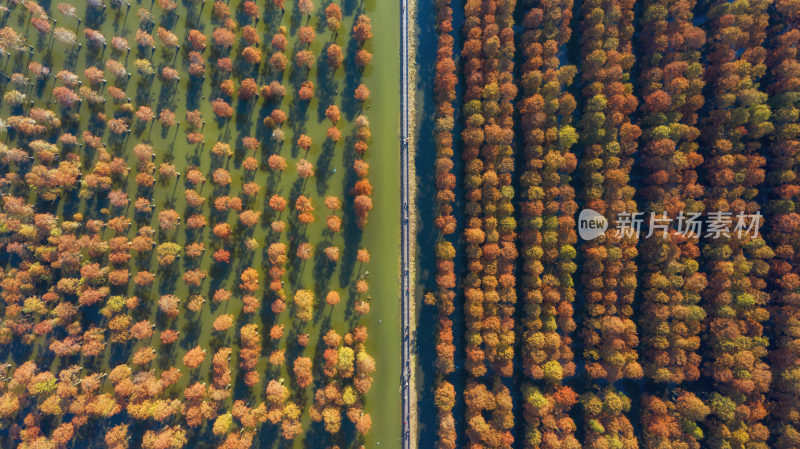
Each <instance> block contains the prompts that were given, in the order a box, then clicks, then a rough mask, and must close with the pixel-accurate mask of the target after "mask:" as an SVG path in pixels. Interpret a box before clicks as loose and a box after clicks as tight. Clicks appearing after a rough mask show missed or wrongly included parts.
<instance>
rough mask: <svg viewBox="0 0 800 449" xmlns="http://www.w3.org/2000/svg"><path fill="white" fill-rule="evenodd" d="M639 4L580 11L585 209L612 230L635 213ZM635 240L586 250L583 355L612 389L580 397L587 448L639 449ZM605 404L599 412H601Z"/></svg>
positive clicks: (609, 241) (600, 242)
mask: <svg viewBox="0 0 800 449" xmlns="http://www.w3.org/2000/svg"><path fill="white" fill-rule="evenodd" d="M633 3H634V2H633V1H630V0H622V1H619V0H591V1H588V2H584V4H583V6H582V9H581V21H580V24H581V25H580V26H581V39H580V42H581V62H580V64H579V68H580V71H581V73H580V75H581V81H582V82H583V88H582V95H583V104H584V110H583V117H582V119H581V123H580V136H581V146H582V151H583V152H582V154H581V156H580V161H579V167H580V170H581V174H582V179H583V191H582V192H581V199H582V202H583V206H584V207H585V208H590V209H593V210H595V211H597V212H599V213H601V214H603V215H604V216H605V217H606V219H608V224H609V228H610V229H614V228H615V227H616V225H617V217H618V216H619V215H620V213H633V212H636V210H637V206H636V202H635V201H634V198H633V195H634V192H635V189H634V188H633V187H632V186H631V184H630V178H629V177H630V171H631V167H632V165H633V157H632V156H633V153H634V152H635V151H636V149H637V139H638V138H639V134H640V133H641V131H640V130H639V127H638V126H636V125H634V124H632V123H631V122H630V115H631V114H632V113H633V112H634V111H635V110H636V107H637V104H638V100H637V98H636V97H635V96H634V95H633V85H632V84H631V83H630V70H631V68H632V66H633V64H634V60H635V57H634V55H633V47H632V37H633ZM636 245H637V240H636V237H635V236H633V235H627V236H626V235H618V234H617V233H615V232H613V231H612V232H606V233H605V235H603V236H600V237H598V238H596V239H594V240H591V241H588V242H585V243H584V244H583V245H582V247H581V250H582V255H583V264H582V270H581V271H582V275H581V282H582V284H583V289H582V290H583V297H584V300H585V304H584V307H585V315H584V319H583V325H582V332H581V335H582V337H583V355H584V358H585V363H586V372H587V374H588V375H589V377H590V378H592V379H595V380H596V381H600V382H599V384H600V385H602V381H605V382H607V383H608V386H606V387H603V389H602V390H601V391H597V392H590V393H587V394H586V395H585V397H583V398H582V399H581V403H582V405H583V416H584V419H585V421H586V422H587V423H589V425H588V427H587V428H586V436H585V442H584V447H588V448H602V447H608V446H611V447H628V448H631V447H635V444H636V439H635V437H634V435H633V427H632V425H631V423H630V421H629V420H628V417H627V416H626V412H627V411H628V409H629V408H630V399H628V398H627V397H626V396H625V394H624V393H623V392H621V391H619V390H617V389H616V388H615V387H614V382H616V381H618V380H621V379H638V378H640V377H642V368H641V366H640V365H639V362H638V354H637V351H636V348H637V346H638V334H637V331H636V324H635V323H634V322H633V320H632V315H633V300H634V292H635V290H636V286H637V277H636V275H637V267H636V261H635V258H636V255H637V250H636ZM598 405H600V407H598Z"/></svg>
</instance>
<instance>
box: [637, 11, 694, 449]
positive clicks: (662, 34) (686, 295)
mask: <svg viewBox="0 0 800 449" xmlns="http://www.w3.org/2000/svg"><path fill="white" fill-rule="evenodd" d="M694 7H695V4H694V2H672V1H661V0H655V1H651V2H648V3H646V5H645V9H644V15H643V17H642V20H641V28H642V33H644V34H646V35H647V36H648V37H649V38H648V39H646V40H644V41H643V44H644V46H643V47H642V49H641V51H642V56H641V65H642V67H643V70H642V73H641V77H640V79H639V86H640V95H641V97H642V98H643V99H644V102H643V103H642V105H641V108H640V110H641V111H642V119H641V123H642V125H643V127H644V130H643V136H642V142H641V143H642V156H641V157H642V166H643V171H644V175H643V182H642V184H643V186H642V189H641V190H640V193H641V195H642V197H643V198H644V199H645V203H644V208H643V210H644V212H645V214H651V213H652V214H656V215H657V216H659V217H662V216H663V217H666V218H668V219H669V220H676V219H677V218H678V214H679V213H681V212H683V213H701V212H703V209H704V208H703V203H702V201H701V197H702V195H703V187H702V186H700V185H698V182H697V181H698V175H697V172H696V171H695V169H696V168H697V167H698V166H699V165H700V164H701V163H702V162H703V157H702V156H701V155H700V154H699V153H698V152H697V149H698V144H697V143H696V139H697V138H698V137H699V136H700V130H699V129H698V128H697V127H696V126H697V121H698V113H697V111H698V110H699V109H700V108H701V107H702V105H703V101H704V100H703V95H702V89H703V86H704V81H703V67H702V65H701V64H700V50H701V47H702V46H703V44H704V43H705V33H704V32H703V31H702V30H701V29H699V28H698V27H696V26H694V25H693V24H692V10H693V9H694ZM698 237H699V235H697V234H695V233H686V234H684V233H680V232H678V230H676V229H675V228H672V229H670V230H669V231H668V233H667V234H666V235H665V234H664V233H663V232H661V231H656V230H654V234H653V235H652V236H650V238H647V239H645V240H644V241H642V242H641V248H642V250H641V259H640V260H641V273H642V276H643V277H642V279H643V285H642V288H641V292H642V293H641V294H642V299H643V305H642V306H641V312H640V313H641V314H642V316H645V317H647V319H646V320H642V324H641V325H640V328H639V330H640V333H641V336H642V341H641V346H640V350H641V354H642V359H643V364H644V374H645V378H646V379H647V380H648V381H649V382H653V383H654V384H655V385H653V386H652V389H653V390H654V391H657V392H659V393H658V394H654V395H652V396H646V397H645V398H644V403H643V406H644V407H646V408H647V412H646V413H643V414H642V425H643V428H644V435H645V437H644V446H645V447H646V448H652V449H655V448H660V447H664V446H665V445H672V446H682V447H687V448H699V447H700V443H699V441H701V440H702V437H703V432H702V431H701V430H700V428H699V427H698V425H697V422H698V421H702V420H703V419H704V418H705V415H706V414H707V413H708V408H707V407H705V406H704V405H702V404H703V403H702V401H701V400H700V399H698V398H697V397H696V396H695V395H694V394H693V393H691V392H688V391H683V392H681V394H680V396H676V394H675V392H674V391H668V389H666V388H664V387H665V386H667V385H680V384H682V383H684V382H691V381H695V380H697V379H698V378H699V377H700V361H701V356H700V353H699V351H700V332H701V330H702V329H703V320H704V319H705V312H704V311H703V309H702V307H701V306H700V299H701V296H700V295H701V293H702V292H703V290H704V289H705V287H706V278H705V275H704V274H703V273H702V272H701V271H700V270H699V263H698V262H699V256H700V250H699V248H698V245H697V240H696V239H697V238H698ZM689 402H690V403H691V404H697V405H699V407H686V406H685V404H686V403H689Z"/></svg>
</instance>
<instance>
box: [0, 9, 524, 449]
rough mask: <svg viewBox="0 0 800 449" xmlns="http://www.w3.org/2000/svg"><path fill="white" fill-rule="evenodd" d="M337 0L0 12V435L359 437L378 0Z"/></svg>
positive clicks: (151, 443) (248, 440) (363, 405)
mask: <svg viewBox="0 0 800 449" xmlns="http://www.w3.org/2000/svg"><path fill="white" fill-rule="evenodd" d="M338 3H339V4H341V5H342V6H341V7H340V6H339V5H337V4H336V3H334V2H332V1H325V2H320V1H318V0H298V1H293V2H290V3H287V4H286V5H284V2H283V1H278V0H273V1H271V2H255V1H251V0H233V1H228V2H226V1H223V0H213V1H207V2H201V1H194V0H190V1H186V2H177V1H175V0H158V1H154V2H153V3H152V5H151V4H150V3H149V2H148V3H147V4H136V2H129V1H127V0H110V1H104V0H87V1H86V2H74V1H63V2H53V4H51V3H50V2H42V4H41V5H40V4H38V3H37V2H36V1H35V0H26V1H12V2H7V3H6V4H4V5H2V6H0V20H1V21H2V25H1V26H0V67H2V69H0V72H2V74H1V75H0V95H2V97H0V98H2V100H0V190H1V191H2V192H0V353H2V365H0V387H2V388H0V447H3V448H19V449H35V448H38V449H58V448H68V447H81V446H85V447H93V448H94V447H107V448H114V449H125V448H129V447H130V448H146V449H179V448H184V447H185V448H194V447H198V448H206V447H208V448H211V447H214V448H220V449H245V448H250V447H261V446H266V445H269V444H272V443H273V442H275V443H276V444H281V445H289V446H291V445H292V444H295V443H297V444H303V443H302V440H304V439H307V440H306V441H311V440H313V441H315V443H313V444H317V443H316V442H317V441H324V442H325V443H324V445H326V446H328V445H330V446H331V447H339V446H336V444H339V445H342V447H344V446H345V445H346V446H347V447H361V448H363V447H364V446H363V444H366V443H367V442H368V441H369V439H367V438H366V437H365V436H366V435H367V434H369V433H370V431H371V428H372V425H373V419H374V418H375V416H374V415H373V413H374V412H373V410H379V408H376V404H372V403H370V402H369V401H368V398H369V396H368V394H369V392H370V391H371V390H372V389H373V383H374V382H375V376H376V375H379V374H380V371H378V370H379V369H380V368H381V367H380V366H377V365H378V362H377V361H376V358H375V357H374V352H373V351H374V348H375V343H374V339H370V335H369V334H370V331H371V330H373V328H369V329H368V327H367V325H368V324H369V323H374V322H380V320H378V319H377V318H376V319H375V320H374V321H373V320H372V319H371V317H370V316H368V314H369V312H370V304H371V303H372V296H371V295H372V291H371V285H370V281H372V280H373V279H371V278H370V277H368V275H369V267H370V252H369V250H371V249H372V247H371V246H370V245H372V243H369V242H363V243H362V237H363V235H364V234H363V230H364V229H365V227H366V226H367V222H368V218H369V217H370V212H371V211H372V210H373V207H374V204H373V190H374V187H373V185H372V184H371V182H370V162H372V159H373V155H372V152H371V151H368V150H369V149H370V145H373V144H374V143H375V142H373V136H372V133H373V131H372V128H371V127H370V121H369V108H370V106H371V101H370V99H369V98H370V92H369V87H368V86H370V87H372V86H373V85H374V84H373V83H372V81H371V80H370V79H369V73H370V66H371V61H372V53H371V52H373V51H374V48H373V45H374V44H373V42H372V39H373V37H374V35H373V28H372V27H373V25H372V21H371V18H370V17H369V15H367V13H368V12H371V11H374V6H371V7H368V6H365V5H357V6H356V5H352V4H345V3H346V2H338ZM318 8H319V9H322V10H323V11H319V13H320V14H317V12H316V11H317V9H318ZM118 34H119V35H118ZM323 41H324V42H323ZM451 47H452V43H451ZM331 48H338V49H339V53H338V55H336V54H335V53H336V52H335V51H331ZM342 49H347V50H346V51H345V50H342ZM351 49H352V51H351ZM332 53H333V54H334V56H335V58H332V57H331V54H332ZM318 59H319V60H318ZM331 59H336V60H337V61H335V63H333V62H332V61H331ZM323 61H327V64H326V69H330V70H329V71H327V72H324V73H322V70H321V69H320V68H319V66H320V65H321V64H323V63H324V62H323ZM451 65H453V64H452V61H451ZM453 67H454V65H453ZM337 69H339V70H340V71H344V70H346V71H347V73H346V74H343V75H344V76H338V75H337V74H336V73H335V72H336V70H337ZM317 70H320V72H319V73H318V72H317ZM339 75H341V74H339ZM344 79H346V81H343V80H344ZM449 90H451V91H452V90H453V86H451V87H450V88H449ZM379 93H380V94H383V92H379ZM451 100H452V99H451ZM318 103H319V104H318ZM340 108H341V110H340ZM318 109H321V111H322V112H319V114H318V113H317V111H318ZM323 112H324V114H323ZM452 115H453V112H452V106H450V121H451V122H452ZM317 116H319V117H317ZM315 120H316V122H315ZM328 121H330V126H328ZM318 124H323V125H324V126H322V127H321V128H320V127H318V126H317V125H318ZM253 125H255V126H253ZM326 129H327V130H326ZM320 130H321V131H320ZM450 132H452V126H451V128H450ZM448 145H451V144H448ZM449 151H450V155H452V149H450V150H449ZM334 155H335V158H334ZM337 164H339V165H337ZM341 164H343V165H341ZM336 167H339V168H341V170H340V172H339V173H338V175H336V171H337V170H336ZM331 181H333V183H339V184H340V185H341V186H340V187H339V190H336V189H335V188H334V189H330V188H329V183H330V182H331ZM451 182H453V183H454V182H455V177H454V176H453V177H452V179H451ZM451 188H452V187H451ZM452 196H453V194H452V191H451V194H450V197H452ZM442 197H443V198H445V197H447V195H446V194H443V195H442ZM451 201H452V200H451ZM323 206H324V208H323ZM443 210H445V209H443ZM450 218H451V219H452V207H451V208H450ZM453 231H454V228H453V229H452V230H451V231H450V233H452V232H453ZM343 234H347V235H346V236H344V235H343ZM368 248H369V249H368ZM450 273H451V274H452V273H453V268H452V266H451V268H450ZM374 276H375V275H373V277H374ZM454 282H455V281H454V280H453V281H452V282H451V284H452V285H449V287H446V288H449V289H451V291H450V293H451V295H452V294H454V293H453V292H452V288H454V287H455V283H454ZM387 300H388V299H387ZM450 302H451V304H452V298H451V299H450ZM384 320H385V316H384ZM380 360H382V359H380ZM509 403H510V400H509ZM509 409H510V407H509ZM316 423H320V424H319V426H317V424H316ZM267 435H269V436H267ZM308 444H311V443H308Z"/></svg>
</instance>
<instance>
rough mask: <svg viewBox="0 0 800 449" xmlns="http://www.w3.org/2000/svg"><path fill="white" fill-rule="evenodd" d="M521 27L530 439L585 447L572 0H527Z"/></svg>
mask: <svg viewBox="0 0 800 449" xmlns="http://www.w3.org/2000/svg"><path fill="white" fill-rule="evenodd" d="M524 5H525V8H526V10H527V12H526V14H525V18H524V22H523V25H524V27H525V32H524V33H523V35H522V39H521V45H522V55H523V64H522V67H521V70H522V72H523V73H525V74H526V76H525V78H523V80H522V83H521V85H522V98H521V100H520V102H518V103H517V105H518V106H517V107H518V109H519V110H520V112H521V120H522V123H521V128H522V139H521V142H520V143H522V144H524V149H523V151H522V156H523V158H522V160H523V161H524V165H523V166H522V167H520V171H521V175H520V180H519V183H520V187H521V190H520V196H521V199H520V211H519V215H520V228H521V232H520V243H521V245H522V247H521V255H522V260H523V265H522V269H523V273H524V275H523V277H522V285H521V287H520V290H521V292H522V301H523V302H522V306H521V309H522V311H523V313H522V315H521V324H522V326H521V329H522V333H521V334H520V336H521V337H522V357H521V359H522V367H523V371H524V373H525V375H526V377H527V378H528V380H529V381H528V382H527V386H526V389H525V391H524V392H523V398H524V399H525V402H524V406H523V409H524V415H523V416H524V417H525V424H526V431H525V440H524V444H525V447H528V448H538V447H541V448H546V449H556V448H578V447H580V443H578V440H577V439H575V424H574V423H573V422H572V419H571V418H570V415H569V414H570V411H571V408H572V406H573V405H574V404H575V402H576V400H577V397H576V395H575V393H574V392H573V391H572V390H571V389H570V388H569V387H567V386H564V383H563V379H564V378H570V377H571V376H573V375H574V374H575V362H574V360H573V353H572V349H571V346H572V333H573V331H574V330H575V322H574V321H573V318H572V317H573V301H574V299H575V288H574V284H573V279H572V275H573V273H574V272H575V270H576V265H575V262H574V259H575V256H576V251H575V247H574V245H575V243H576V242H577V235H576V233H575V220H574V219H573V216H574V215H575V213H576V210H577V204H576V203H575V191H574V189H573V188H572V187H571V186H570V181H571V178H572V177H571V173H572V172H573V171H574V170H575V167H576V164H577V159H576V158H575V155H574V154H573V153H571V148H572V146H573V145H574V144H575V143H576V140H577V134H576V132H575V129H574V128H573V127H572V126H571V125H570V124H571V122H572V114H573V111H574V110H575V105H576V103H575V99H574V98H573V97H572V95H571V94H570V93H568V92H567V91H566V90H567V88H568V87H569V85H570V84H571V83H572V81H573V77H574V75H575V73H576V69H575V66H571V65H566V64H563V63H562V61H561V60H560V59H559V53H560V52H563V51H565V47H566V44H567V42H568V41H569V39H570V35H571V28H570V20H571V19H572V0H560V1H559V0H554V1H549V2H535V1H526V2H525V3H524Z"/></svg>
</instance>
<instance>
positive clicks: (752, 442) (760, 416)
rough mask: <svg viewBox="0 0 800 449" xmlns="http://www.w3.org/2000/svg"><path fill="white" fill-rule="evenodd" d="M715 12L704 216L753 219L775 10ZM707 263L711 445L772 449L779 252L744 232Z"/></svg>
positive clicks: (717, 246) (723, 6)
mask: <svg viewBox="0 0 800 449" xmlns="http://www.w3.org/2000/svg"><path fill="white" fill-rule="evenodd" d="M707 6H708V9H707V10H706V11H705V14H706V17H707V18H708V20H709V26H708V36H709V42H708V46H709V52H708V53H707V65H706V80H707V84H708V86H709V89H710V92H711V93H712V95H710V96H709V97H708V98H706V102H707V104H708V112H707V115H706V118H705V120H703V121H702V122H701V125H702V127H703V134H702V135H703V140H702V143H703V144H704V149H705V151H704V158H705V162H704V167H703V169H704V170H705V173H704V174H705V180H706V191H705V195H704V202H705V208H706V210H709V211H725V212H731V213H732V214H733V216H736V215H737V214H738V213H747V214H752V213H755V212H756V211H758V210H759V209H760V207H761V206H760V204H759V202H758V200H757V195H758V193H759V186H760V184H761V183H762V182H763V180H764V174H765V172H764V168H763V167H764V164H765V162H766V161H765V158H764V157H763V156H762V155H761V151H762V148H761V147H762V144H761V139H762V137H764V136H765V135H767V134H769V133H770V132H771V131H772V128H773V125H772V123H770V121H769V120H770V109H769V106H768V105H767V104H766V100H767V95H766V93H765V92H764V91H763V90H762V89H761V87H760V84H759V83H760V80H761V79H762V77H763V76H764V74H765V73H766V64H765V58H766V51H765V50H764V48H763V47H762V45H763V43H764V40H765V38H766V29H767V24H768V13H767V8H768V6H769V2H766V1H758V0H756V1H751V2H748V3H744V4H729V3H727V2H723V1H719V2H711V3H709V4H708V5H707ZM702 256H703V262H704V263H703V266H704V268H705V270H706V273H707V277H708V287H707V288H706V289H705V291H704V292H703V299H704V305H705V309H706V313H707V315H708V321H707V326H708V327H707V334H706V339H705V343H706V344H705V348H706V351H705V355H704V359H705V363H706V374H707V375H708V376H709V377H710V378H711V379H712V380H713V383H714V388H715V393H714V394H712V395H711V397H710V398H709V403H708V405H709V407H710V409H711V414H710V415H709V419H708V432H709V434H708V436H707V438H708V444H709V445H710V446H711V447H725V446H726V445H730V446H733V447H735V446H741V445H744V444H747V445H748V446H749V447H753V448H764V449H766V448H767V447H768V445H767V440H768V437H769V430H768V429H767V427H766V426H765V425H764V423H765V418H766V416H767V413H768V411H767V408H766V406H767V404H766V400H765V399H766V397H765V393H766V392H767V391H768V389H769V384H770V377H771V373H770V370H769V367H768V366H767V364H766V363H764V360H765V357H766V355H767V338H765V337H766V336H765V334H764V330H763V323H764V322H765V321H766V319H767V318H768V316H769V313H768V311H767V309H766V307H765V306H766V304H767V302H768V299H769V295H768V294H767V293H766V280H765V277H766V275H767V272H768V271H769V263H768V260H769V259H770V258H771V257H772V250H771V249H770V248H769V247H768V246H766V242H765V241H764V239H763V237H762V236H761V235H758V236H756V235H755V234H754V233H753V232H745V233H743V235H742V236H741V237H740V236H738V235H736V234H731V235H730V236H725V235H721V236H719V238H715V239H706V240H705V242H704V245H703V249H702Z"/></svg>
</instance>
